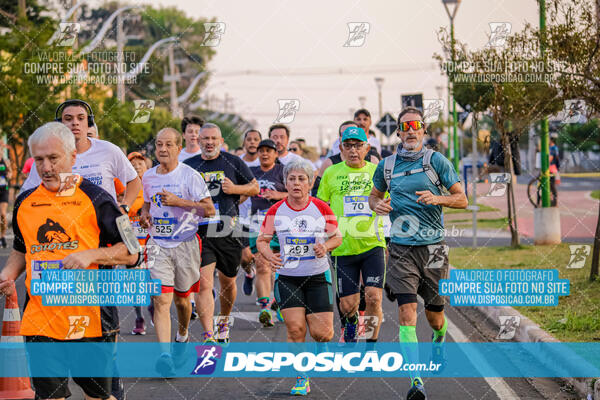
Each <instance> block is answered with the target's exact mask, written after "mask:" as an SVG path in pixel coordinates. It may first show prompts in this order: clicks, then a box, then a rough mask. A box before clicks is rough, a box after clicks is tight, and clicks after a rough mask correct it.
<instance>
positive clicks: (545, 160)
mask: <svg viewBox="0 0 600 400" xmlns="http://www.w3.org/2000/svg"><path fill="white" fill-rule="evenodd" d="M545 32H546V0H540V33H541V39H540V52H541V55H542V60H543V59H544V53H545V52H546V43H545ZM540 139H541V140H540V142H541V149H540V151H541V157H542V160H541V161H542V171H541V172H540V178H541V186H542V187H541V190H542V207H550V160H549V153H550V143H549V141H548V119H547V118H544V119H542V121H541V133H540Z"/></svg>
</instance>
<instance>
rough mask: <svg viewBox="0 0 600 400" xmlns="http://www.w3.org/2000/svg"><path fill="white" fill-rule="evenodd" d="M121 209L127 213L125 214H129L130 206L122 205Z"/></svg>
mask: <svg viewBox="0 0 600 400" xmlns="http://www.w3.org/2000/svg"><path fill="white" fill-rule="evenodd" d="M121 208H122V209H123V211H125V214H129V206H128V205H127V204H121Z"/></svg>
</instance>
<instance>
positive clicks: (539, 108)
mask: <svg viewBox="0 0 600 400" xmlns="http://www.w3.org/2000/svg"><path fill="white" fill-rule="evenodd" d="M439 38H440V41H441V42H442V45H443V46H444V48H448V47H449V46H450V44H451V41H450V37H449V35H448V34H447V32H446V31H445V30H444V29H442V30H440V34H439ZM537 39H538V38H537V36H535V35H533V34H532V33H531V31H528V30H523V31H522V32H518V33H515V34H512V35H510V36H507V37H506V41H505V44H504V45H503V46H495V47H492V46H486V47H484V48H482V49H479V50H468V49H467V47H466V45H465V44H463V43H461V42H459V41H455V46H456V47H455V58H454V60H455V61H454V62H452V61H451V60H448V58H447V57H448V55H447V54H446V58H444V57H442V56H439V55H435V58H437V59H438V61H440V66H441V67H442V69H443V70H444V71H445V72H446V73H448V75H449V77H450V80H451V82H453V93H454V96H455V98H456V99H457V102H458V103H459V104H460V105H461V106H463V107H466V105H469V106H471V108H472V109H473V110H476V111H487V112H488V113H489V114H490V115H491V116H492V118H493V121H494V125H495V128H496V129H497V131H498V133H499V134H500V138H501V143H502V148H503V151H504V170H505V171H506V172H508V173H510V174H511V177H512V176H514V172H515V169H514V165H513V157H512V147H513V144H512V142H513V141H514V140H518V137H519V136H520V135H521V134H522V133H523V132H524V131H525V130H526V129H527V127H529V126H530V125H531V124H532V123H534V122H535V121H538V120H540V119H541V118H544V117H546V116H548V115H552V114H555V113H556V112H558V111H559V110H560V109H561V108H562V97H561V96H560V93H559V91H558V89H557V87H556V85H555V84H554V83H553V82H552V80H551V79H550V78H551V76H550V75H549V74H547V73H546V72H545V68H544V66H545V63H544V61H543V60H541V59H540V57H539V51H538V49H539V47H538V45H537ZM513 186H514V185H513V183H512V180H511V181H509V182H508V188H507V192H506V194H507V196H506V197H507V205H508V223H509V228H510V231H511V245H512V246H518V245H519V233H518V227H517V209H516V205H515V200H514V187H513Z"/></svg>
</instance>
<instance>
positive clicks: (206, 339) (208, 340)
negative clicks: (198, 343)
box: [202, 332, 217, 345]
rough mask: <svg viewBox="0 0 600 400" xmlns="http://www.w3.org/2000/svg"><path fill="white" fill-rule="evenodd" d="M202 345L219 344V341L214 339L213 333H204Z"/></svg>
mask: <svg viewBox="0 0 600 400" xmlns="http://www.w3.org/2000/svg"><path fill="white" fill-rule="evenodd" d="M202 344H204V345H211V344H217V341H216V340H215V338H214V337H213V335H212V332H211V333H206V332H204V333H203V334H202Z"/></svg>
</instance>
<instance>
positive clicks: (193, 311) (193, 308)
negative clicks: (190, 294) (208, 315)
mask: <svg viewBox="0 0 600 400" xmlns="http://www.w3.org/2000/svg"><path fill="white" fill-rule="evenodd" d="M197 318H198V313H197V312H196V302H195V301H194V300H192V315H191V316H190V319H197Z"/></svg>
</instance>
